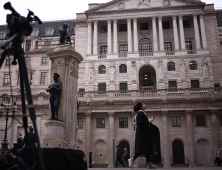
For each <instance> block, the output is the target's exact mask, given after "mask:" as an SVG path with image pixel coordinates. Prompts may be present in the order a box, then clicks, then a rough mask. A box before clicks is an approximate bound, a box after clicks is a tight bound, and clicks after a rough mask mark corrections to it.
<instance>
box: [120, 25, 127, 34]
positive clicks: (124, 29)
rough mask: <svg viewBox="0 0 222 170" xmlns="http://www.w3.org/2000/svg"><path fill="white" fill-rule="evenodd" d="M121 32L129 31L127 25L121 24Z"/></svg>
mask: <svg viewBox="0 0 222 170" xmlns="http://www.w3.org/2000/svg"><path fill="white" fill-rule="evenodd" d="M119 31H120V32H122V31H127V24H119Z"/></svg>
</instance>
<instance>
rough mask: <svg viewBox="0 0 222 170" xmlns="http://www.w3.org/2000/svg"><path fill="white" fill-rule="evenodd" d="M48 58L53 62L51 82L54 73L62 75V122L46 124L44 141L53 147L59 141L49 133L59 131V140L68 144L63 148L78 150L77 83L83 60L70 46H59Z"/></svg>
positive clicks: (60, 109) (60, 111)
mask: <svg viewBox="0 0 222 170" xmlns="http://www.w3.org/2000/svg"><path fill="white" fill-rule="evenodd" d="M47 56H48V57H49V59H50V60H51V70H50V77H51V79H50V82H53V73H58V74H59V75H60V79H59V81H60V82H61V83H62V92H61V97H60V106H59V115H58V116H59V119H60V120H61V121H62V122H60V121H53V125H52V123H47V122H46V124H45V125H46V130H48V132H47V134H45V137H44V141H45V142H46V141H48V143H47V144H48V146H52V147H53V143H54V140H57V138H58V136H56V135H54V136H49V134H48V133H52V134H54V133H57V132H53V129H54V131H56V130H55V129H58V134H59V138H60V139H61V140H64V141H65V142H64V143H66V144H63V145H62V147H67V148H76V144H77V81H78V71H79V63H80V62H81V61H82V60H83V58H82V56H81V55H80V54H79V53H77V52H75V50H74V48H73V47H72V46H70V45H69V44H65V45H60V46H58V47H57V48H55V49H54V51H53V52H49V53H47ZM56 122H57V123H56ZM61 124H63V126H61ZM61 127H62V129H61ZM59 131H61V132H59ZM62 131H63V132H62ZM58 134H57V135H58ZM52 138H54V139H52ZM45 144H46V143H45Z"/></svg>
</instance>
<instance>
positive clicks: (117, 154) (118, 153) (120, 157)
mask: <svg viewBox="0 0 222 170" xmlns="http://www.w3.org/2000/svg"><path fill="white" fill-rule="evenodd" d="M121 159H122V156H121V150H120V148H119V146H118V145H117V146H116V168H117V167H118V163H119V164H121V165H122V166H123V167H125V166H124V164H123V163H122V160H121Z"/></svg>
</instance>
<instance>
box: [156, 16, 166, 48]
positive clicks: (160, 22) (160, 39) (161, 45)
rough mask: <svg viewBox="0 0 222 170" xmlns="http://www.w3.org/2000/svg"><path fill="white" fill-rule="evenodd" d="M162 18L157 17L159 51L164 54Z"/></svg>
mask: <svg viewBox="0 0 222 170" xmlns="http://www.w3.org/2000/svg"><path fill="white" fill-rule="evenodd" d="M162 18H163V17H162V16H158V24H159V41H160V51H161V52H164V51H165V50H164V41H163V25H162Z"/></svg>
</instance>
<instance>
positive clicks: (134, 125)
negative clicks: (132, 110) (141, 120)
mask: <svg viewBox="0 0 222 170" xmlns="http://www.w3.org/2000/svg"><path fill="white" fill-rule="evenodd" d="M132 125H133V128H134V131H135V130H136V120H135V119H134V120H133V124H132Z"/></svg>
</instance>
